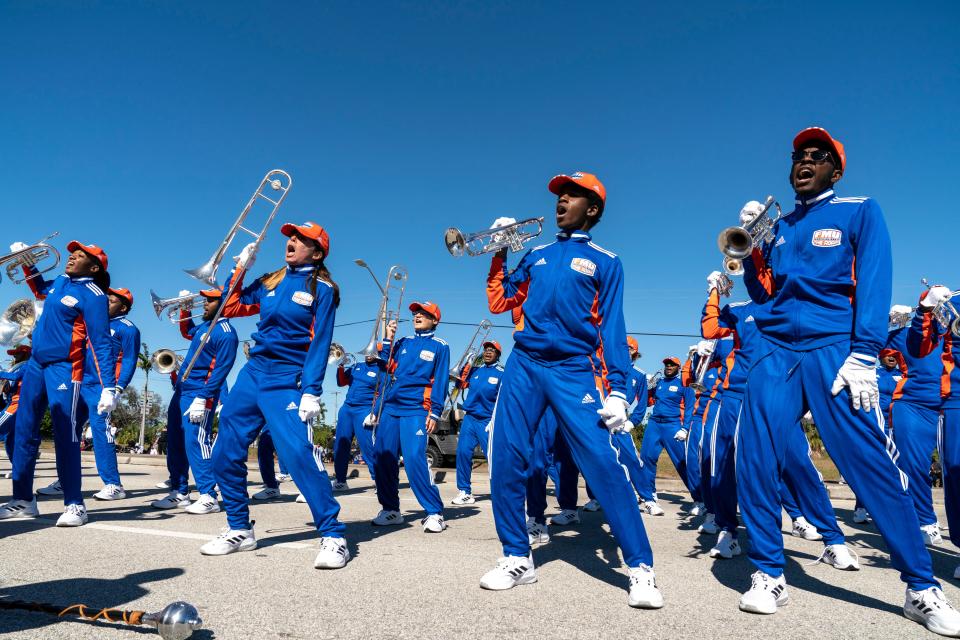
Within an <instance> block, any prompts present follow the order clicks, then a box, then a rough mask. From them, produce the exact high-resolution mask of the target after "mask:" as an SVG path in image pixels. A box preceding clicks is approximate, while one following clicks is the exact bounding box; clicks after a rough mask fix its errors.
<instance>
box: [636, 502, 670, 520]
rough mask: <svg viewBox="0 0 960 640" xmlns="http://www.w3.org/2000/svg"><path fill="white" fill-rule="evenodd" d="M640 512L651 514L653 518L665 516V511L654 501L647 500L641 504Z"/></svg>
mask: <svg viewBox="0 0 960 640" xmlns="http://www.w3.org/2000/svg"><path fill="white" fill-rule="evenodd" d="M640 511H642V512H644V513H649V514H650V515H652V516H662V515H663V514H664V511H663V509H661V508H660V505H659V504H657V503H656V502H655V501H653V500H647V501H646V502H644V503H643V504H641V505H640Z"/></svg>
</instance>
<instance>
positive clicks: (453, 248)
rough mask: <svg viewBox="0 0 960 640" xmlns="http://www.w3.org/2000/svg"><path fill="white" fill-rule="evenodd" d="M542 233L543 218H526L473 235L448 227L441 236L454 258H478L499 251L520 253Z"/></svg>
mask: <svg viewBox="0 0 960 640" xmlns="http://www.w3.org/2000/svg"><path fill="white" fill-rule="evenodd" d="M541 233H543V218H542V217H540V218H527V219H526V220H521V221H520V222H514V223H513V224H508V225H506V226H503V227H497V228H496V229H484V230H483V231H476V232H474V233H464V232H462V231H460V229H457V228H456V227H450V228H449V229H447V230H446V231H445V232H444V234H443V241H444V243H445V244H446V245H447V251H449V252H450V255H452V256H453V257H455V258H459V257H460V256H462V255H463V254H464V253H466V254H467V255H470V256H479V255H481V254H484V253H493V252H495V251H499V250H500V249H512V250H513V251H522V250H523V245H524V244H526V243H527V242H529V241H530V240H532V239H534V238H536V237H537V236H539V235H540V234H541Z"/></svg>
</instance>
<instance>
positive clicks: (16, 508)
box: [0, 498, 40, 520]
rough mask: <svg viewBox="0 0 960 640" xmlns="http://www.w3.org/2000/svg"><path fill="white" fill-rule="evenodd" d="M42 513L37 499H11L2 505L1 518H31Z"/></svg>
mask: <svg viewBox="0 0 960 640" xmlns="http://www.w3.org/2000/svg"><path fill="white" fill-rule="evenodd" d="M38 515H40V510H39V509H37V499H36V498H34V499H33V500H11V501H10V502H8V503H6V504H5V505H3V506H2V507H0V520H30V519H33V518H36V517H37V516H38Z"/></svg>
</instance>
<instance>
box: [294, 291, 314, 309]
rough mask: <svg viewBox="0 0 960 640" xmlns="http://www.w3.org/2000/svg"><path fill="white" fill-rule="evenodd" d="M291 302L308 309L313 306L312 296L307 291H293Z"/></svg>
mask: <svg viewBox="0 0 960 640" xmlns="http://www.w3.org/2000/svg"><path fill="white" fill-rule="evenodd" d="M292 300H293V301H294V302H296V303H297V304H300V305H303V306H305V307H309V306H310V305H311V304H313V296H312V295H310V293H309V292H307V291H294V292H293V297H292Z"/></svg>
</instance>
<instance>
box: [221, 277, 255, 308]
mask: <svg viewBox="0 0 960 640" xmlns="http://www.w3.org/2000/svg"><path fill="white" fill-rule="evenodd" d="M234 274H236V271H234ZM245 275H247V271H246V269H244V270H242V271H240V276H239V281H238V282H237V286H235V287H233V293H231V294H230V297H229V298H227V299H226V300H224V301H223V317H224V318H245V317H247V316H252V315H256V314H258V313H260V303H259V302H255V303H253V304H244V303H243V277H244V276H245ZM233 277H234V276H231V279H232V278H233ZM230 286H231V283H230V282H229V281H228V282H227V284H225V285H224V286H223V290H224V291H228V290H229V289H230Z"/></svg>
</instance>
